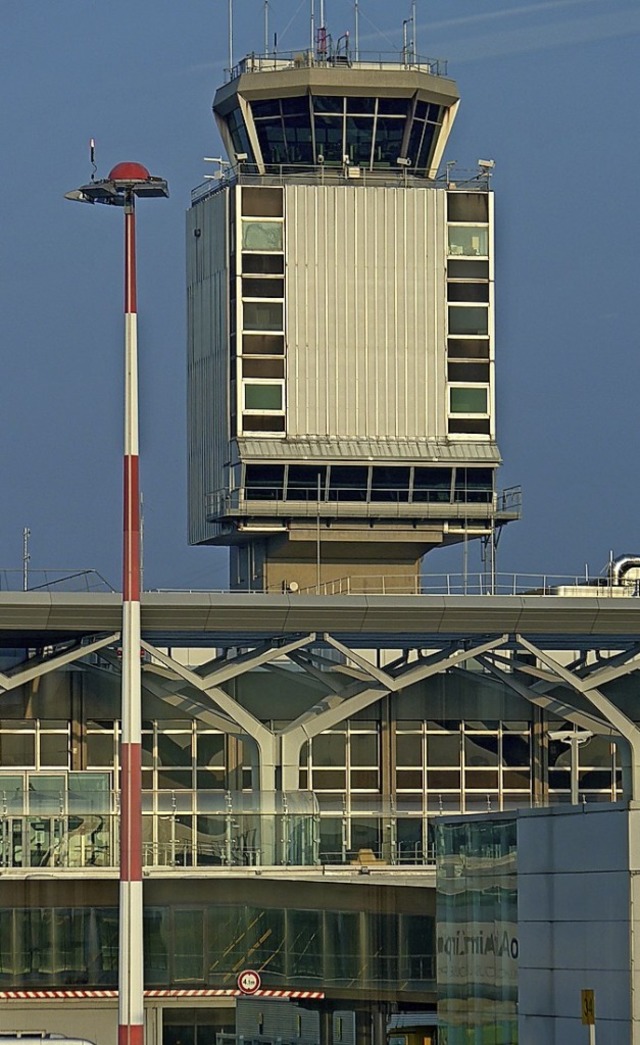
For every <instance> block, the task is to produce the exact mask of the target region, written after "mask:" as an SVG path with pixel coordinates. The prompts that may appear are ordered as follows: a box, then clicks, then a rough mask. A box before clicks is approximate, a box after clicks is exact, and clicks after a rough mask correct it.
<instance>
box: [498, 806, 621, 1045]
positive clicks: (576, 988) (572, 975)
mask: <svg viewBox="0 0 640 1045" xmlns="http://www.w3.org/2000/svg"><path fill="white" fill-rule="evenodd" d="M639 820H640V810H638V809H634V810H628V809H627V808H626V807H622V806H616V807H613V808H612V807H611V806H608V807H607V806H593V805H592V806H583V807H580V809H579V810H577V809H576V807H572V808H566V809H564V808H561V807H560V808H554V809H544V810H542V809H540V810H531V811H520V813H519V815H518V932H519V943H520V957H519V975H518V983H519V992H518V993H519V1045H540V1043H541V1042H544V1045H586V1043H587V1041H588V1040H589V1038H588V1027H586V1026H584V1025H583V1024H582V1021H581V993H580V992H581V990H583V989H592V990H595V1003H596V1040H597V1043H598V1045H623V1043H627V1042H629V1043H632V1045H637V1043H638V1042H640V1024H639V1023H638V1022H637V1021H636V1020H634V1021H632V982H633V980H634V978H635V977H637V970H635V969H634V956H633V955H632V953H631V940H630V917H631V887H632V883H633V884H634V887H635V876H634V874H633V872H634V871H636V870H637V869H638V867H639V866H640V865H639V864H638V859H637V854H638V835H639V830H640V822H639Z"/></svg>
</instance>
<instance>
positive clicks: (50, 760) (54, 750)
mask: <svg viewBox="0 0 640 1045" xmlns="http://www.w3.org/2000/svg"><path fill="white" fill-rule="evenodd" d="M68 764H69V738H68V736H67V735H66V734H65V733H41V734H40V765H41V766H67V765H68Z"/></svg>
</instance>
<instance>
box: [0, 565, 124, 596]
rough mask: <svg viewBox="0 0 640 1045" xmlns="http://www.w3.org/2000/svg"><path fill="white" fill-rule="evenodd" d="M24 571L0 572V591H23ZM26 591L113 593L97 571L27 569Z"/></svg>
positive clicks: (106, 581)
mask: <svg viewBox="0 0 640 1045" xmlns="http://www.w3.org/2000/svg"><path fill="white" fill-rule="evenodd" d="M23 581H24V570H12V569H8V570H0V591H23V590H24V585H23ZM26 590H27V591H65V592H81V591H115V590H116V589H115V588H114V587H113V586H112V585H111V584H110V583H109V581H108V580H107V579H106V578H105V577H103V576H102V574H101V573H99V572H98V570H49V569H38V570H32V569H29V575H28V587H27V589H26Z"/></svg>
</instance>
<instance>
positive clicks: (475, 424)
mask: <svg viewBox="0 0 640 1045" xmlns="http://www.w3.org/2000/svg"><path fill="white" fill-rule="evenodd" d="M448 430H449V434H450V435H456V434H460V435H490V434H491V431H490V428H489V421H488V420H487V421H483V420H480V419H478V420H475V419H474V418H461V417H457V418H449V424H448Z"/></svg>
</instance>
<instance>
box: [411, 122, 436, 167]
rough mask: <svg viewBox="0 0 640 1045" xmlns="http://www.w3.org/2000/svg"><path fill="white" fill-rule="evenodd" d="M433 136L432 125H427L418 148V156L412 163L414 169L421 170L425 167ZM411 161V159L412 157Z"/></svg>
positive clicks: (429, 155)
mask: <svg viewBox="0 0 640 1045" xmlns="http://www.w3.org/2000/svg"><path fill="white" fill-rule="evenodd" d="M434 135H435V127H434V126H433V124H431V123H428V124H427V125H426V127H425V130H424V137H423V139H422V145H421V146H420V155H419V156H418V158H417V160H414V161H413V165H414V167H419V168H420V169H421V170H422V169H423V168H424V167H426V166H427V165H428V163H429V159H430V157H431V146H432V143H433V139H434ZM412 159H413V157H412Z"/></svg>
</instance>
